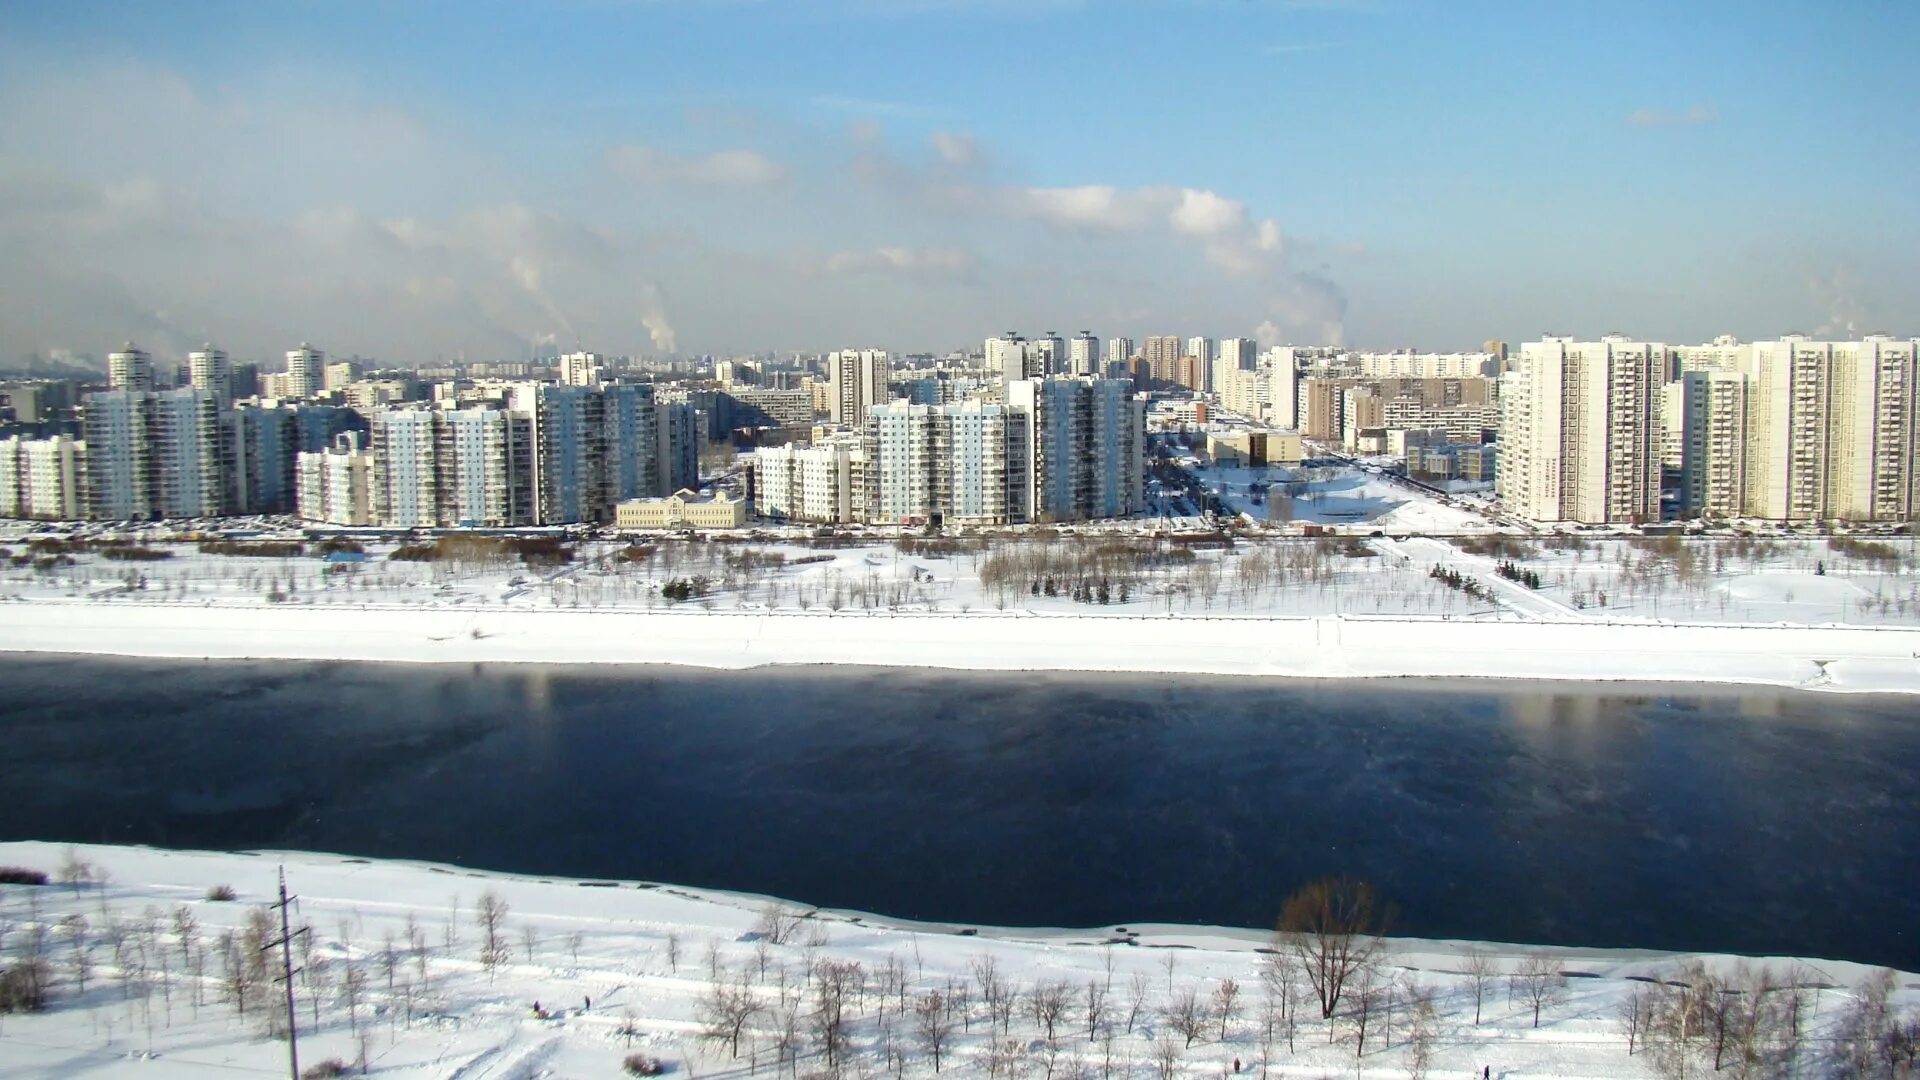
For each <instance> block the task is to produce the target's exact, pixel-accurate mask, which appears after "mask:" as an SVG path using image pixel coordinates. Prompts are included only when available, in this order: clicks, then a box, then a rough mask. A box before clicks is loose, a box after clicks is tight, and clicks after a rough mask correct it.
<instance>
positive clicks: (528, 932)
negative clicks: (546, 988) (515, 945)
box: [520, 922, 540, 964]
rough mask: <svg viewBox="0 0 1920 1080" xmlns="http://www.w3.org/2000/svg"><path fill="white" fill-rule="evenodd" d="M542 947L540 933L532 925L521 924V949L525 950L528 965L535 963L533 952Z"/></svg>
mask: <svg viewBox="0 0 1920 1080" xmlns="http://www.w3.org/2000/svg"><path fill="white" fill-rule="evenodd" d="M539 945H540V933H539V931H537V930H535V929H534V928H533V924H532V923H525V922H523V923H521V924H520V947H521V948H522V949H523V950H525V952H526V957H527V963H529V964H531V963H533V950H534V949H535V948H537V947H539Z"/></svg>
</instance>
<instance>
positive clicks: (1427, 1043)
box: [1406, 982, 1440, 1080]
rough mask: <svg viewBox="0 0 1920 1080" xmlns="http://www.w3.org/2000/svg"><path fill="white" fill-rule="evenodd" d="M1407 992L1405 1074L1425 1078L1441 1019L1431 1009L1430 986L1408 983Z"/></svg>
mask: <svg viewBox="0 0 1920 1080" xmlns="http://www.w3.org/2000/svg"><path fill="white" fill-rule="evenodd" d="M1406 993H1407V1075H1408V1077H1409V1078H1410V1080H1426V1076H1427V1071H1428V1070H1429V1069H1431V1068H1433V1058H1434V1055H1435V1054H1436V1053H1437V1052H1438V1050H1439V1043H1440V1021H1439V1013H1438V1010H1436V1009H1435V1008H1434V993H1433V987H1431V986H1426V985H1423V984H1421V983H1419V982H1408V983H1407V985H1406Z"/></svg>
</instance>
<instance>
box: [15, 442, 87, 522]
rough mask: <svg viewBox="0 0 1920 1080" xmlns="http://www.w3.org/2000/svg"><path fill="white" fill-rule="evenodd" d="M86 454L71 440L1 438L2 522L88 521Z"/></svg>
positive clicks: (84, 448) (83, 446) (83, 449)
mask: <svg viewBox="0 0 1920 1080" xmlns="http://www.w3.org/2000/svg"><path fill="white" fill-rule="evenodd" d="M86 449H87V448H86V444H85V443H82V442H80V441H79V440H77V439H75V438H73V437H72V436H70V435H56V436H54V437H52V438H47V439H27V438H22V437H20V436H18V435H13V436H9V437H7V438H4V439H0V518H37V519H40V520H45V521H72V520H74V519H76V518H80V517H84V516H86V512H87V509H86V500H85V496H86V480H87V475H86V469H87V459H86Z"/></svg>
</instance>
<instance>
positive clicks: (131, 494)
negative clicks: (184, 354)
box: [81, 387, 227, 520]
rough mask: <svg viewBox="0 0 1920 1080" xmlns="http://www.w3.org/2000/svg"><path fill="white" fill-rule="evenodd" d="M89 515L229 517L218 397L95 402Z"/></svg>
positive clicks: (101, 398)
mask: <svg viewBox="0 0 1920 1080" xmlns="http://www.w3.org/2000/svg"><path fill="white" fill-rule="evenodd" d="M81 430H82V432H83V433H84V435H85V437H86V444H87V448H86V463H87V480H86V493H87V498H86V502H87V513H86V515H85V516H87V517H90V518H94V519H96V520H121V519H139V520H144V519H148V518H155V517H160V518H191V517H215V516H218V515H220V514H222V513H225V512H226V510H227V507H226V502H225V494H226V485H225V481H224V474H223V472H222V469H221V464H222V462H221V432H220V410H219V402H218V400H217V399H216V398H215V397H214V395H213V393H212V392H211V391H207V390H196V389H194V388H192V387H183V388H181V389H179V390H162V391H154V392H142V391H133V390H110V391H108V392H106V393H102V394H88V395H87V396H86V397H85V399H83V406H82V409H81Z"/></svg>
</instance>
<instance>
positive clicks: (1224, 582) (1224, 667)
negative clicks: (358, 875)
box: [0, 529, 1920, 692]
mask: <svg viewBox="0 0 1920 1080" xmlns="http://www.w3.org/2000/svg"><path fill="white" fill-rule="evenodd" d="M257 543H258V542H257V541H249V542H247V544H249V545H251V544H257ZM275 543H284V544H285V545H286V546H282V547H275V548H260V547H257V546H246V545H243V546H240V547H225V548H215V549H203V548H201V547H199V546H196V545H195V544H191V543H178V542H165V541H159V540H152V539H146V540H141V541H139V542H137V543H131V544H129V543H126V542H119V541H116V542H109V541H105V540H101V539H98V538H96V539H94V540H92V541H89V542H87V543H85V544H80V545H75V544H71V543H66V544H62V543H57V542H56V543H51V544H50V543H48V542H45V541H42V542H40V543H38V544H37V545H34V546H30V547H27V548H25V550H15V549H14V548H12V547H7V546H5V545H0V549H4V550H7V551H9V552H11V553H12V554H10V555H9V556H7V557H6V558H5V560H4V565H0V605H4V606H8V607H10V608H11V610H10V611H9V612H8V614H9V615H10V618H8V619H5V620H0V649H7V650H15V651H51V652H79V653H113V654H123V655H136V656H181V657H225V658H249V657H281V658H292V659H340V660H409V661H460V662H487V661H538V662H556V663H565V662H597V663H672V664H691V665H698V666H706V667H721V668H729V667H750V666H757V665H762V664H780V663H844V662H847V661H849V660H857V661H858V662H861V663H869V664H877V665H892V666H912V667H947V668H959V669H975V670H1027V669H1036V668H1037V669H1061V670H1080V671H1102V670H1152V671H1170V672H1194V673H1214V674H1233V675H1268V676H1276V675H1277V676H1323V677H1343V676H1414V675H1423V676H1482V677H1507V678H1542V679H1628V680H1632V679H1643V680H1663V681H1676V680H1677V681H1689V682H1700V681H1716V682H1745V683H1762V684H1768V685H1777V686H1795V687H1807V688H1818V689H1826V690H1884V691H1905V692H1920V618H1917V617H1916V616H1917V615H1920V595H1917V594H1916V592H1915V590H1916V580H1917V579H1916V574H1915V558H1916V556H1915V551H1914V547H1913V542H1912V541H1911V540H1909V539H1907V538H1898V539H1896V540H1885V541H1882V540H1875V541H1853V540H1846V539H1838V538H1837V539H1834V540H1827V539H1819V540H1815V539H1793V540H1766V541H1759V540H1747V539H1728V540H1686V541H1680V540H1667V539H1652V538H1634V539H1588V538H1529V537H1513V536H1503V535H1487V536H1468V537H1454V538H1450V539H1444V540H1443V539H1437V538H1432V537H1418V536H1395V535H1383V536H1380V537H1372V538H1363V537H1353V536H1344V537H1319V538H1285V539H1283V538H1245V537H1242V538H1238V539H1235V540H1231V541H1229V540H1226V539H1224V538H1222V537H1220V536H1218V535H1216V534H1205V535H1200V536H1195V537H1191V538H1187V539H1182V538H1178V537H1174V538H1167V537H1162V538H1153V537H1143V536H1139V535H1135V534H1130V533H1127V532H1124V531H1118V530H1105V529H1103V530H1094V531H1088V532H1076V533H1074V534H1065V533H1056V534H1053V535H1051V536H1048V535H1046V534H1036V533H1032V532H1029V533H1026V534H1023V535H1014V536H999V537H962V538H954V539H939V538H936V539H932V540H928V539H921V538H900V539H897V540H894V541H889V542H874V541H871V540H860V541H856V540H851V539H848V538H827V539H816V540H811V541H809V540H806V539H804V538H797V537H793V536H786V537H784V538H780V537H762V538H759V539H756V538H754V537H752V536H751V535H747V536H741V537H735V538H729V539H727V540H688V539H682V538H661V537H653V538H636V539H634V540H632V541H586V542H580V543H577V544H561V543H560V542H558V541H556V540H553V539H550V538H549V539H539V538H534V539H529V538H526V537H515V538H487V537H480V536H474V535H461V536H456V537H448V538H442V539H440V540H438V541H430V542H422V543H417V544H415V545H412V546H411V547H409V548H404V549H402V548H396V547H395V545H394V544H393V543H391V542H385V543H376V542H374V541H371V540H367V541H364V542H363V543H361V544H358V545H356V546H361V547H363V550H360V551H357V552H341V551H334V552H332V553H327V552H325V551H324V550H323V549H322V547H321V546H320V545H316V544H314V543H313V542H311V541H309V542H307V543H306V544H305V545H298V544H297V543H296V542H293V541H286V542H275ZM1556 544H1558V545H1560V546H1553V545H1556ZM296 547H297V550H296ZM268 552H271V553H270V554H269V553H268ZM343 558H346V559H350V560H351V561H330V560H339V559H343ZM29 612H30V614H29Z"/></svg>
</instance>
